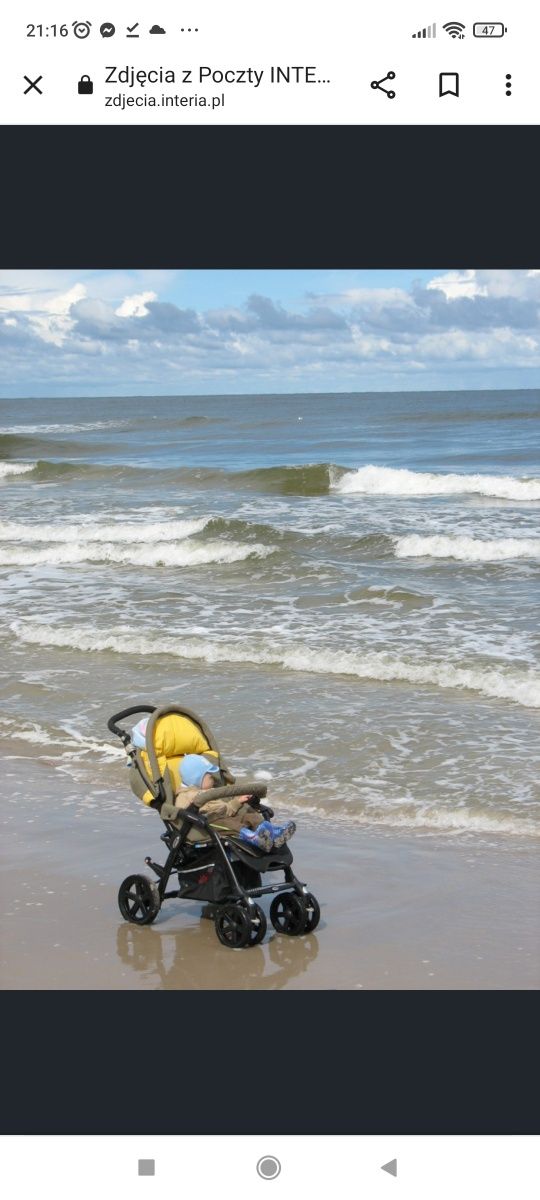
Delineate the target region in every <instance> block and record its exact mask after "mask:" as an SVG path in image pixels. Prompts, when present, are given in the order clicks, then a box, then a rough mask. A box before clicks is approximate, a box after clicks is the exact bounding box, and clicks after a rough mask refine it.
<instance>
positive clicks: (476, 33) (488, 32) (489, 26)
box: [473, 21, 508, 38]
mask: <svg viewBox="0 0 540 1200" xmlns="http://www.w3.org/2000/svg"><path fill="white" fill-rule="evenodd" d="M505 33H508V29H507V27H506V25H503V24H502V21H477V22H476V25H473V37H485V38H497V37H504V35H505Z"/></svg>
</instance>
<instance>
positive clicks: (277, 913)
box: [107, 704, 320, 949]
mask: <svg viewBox="0 0 540 1200" xmlns="http://www.w3.org/2000/svg"><path fill="white" fill-rule="evenodd" d="M141 713H149V714H150V717H149V720H148V724H147V726H146V749H145V750H140V749H138V748H137V747H136V746H134V745H133V742H132V740H131V734H130V733H128V732H126V730H125V729H122V727H121V725H119V722H120V721H125V720H126V719H127V718H128V717H133V716H135V715H136V714H137V715H138V716H140V714H141ZM107 725H108V728H109V729H110V731H111V733H114V734H116V736H117V737H119V738H120V740H121V742H122V743H123V745H124V748H125V751H126V754H127V756H128V762H129V776H130V783H131V787H132V790H133V791H134V793H135V795H136V796H138V797H139V799H141V800H143V801H144V803H145V804H147V805H148V806H149V807H150V808H155V809H156V810H157V812H158V813H159V814H160V816H161V819H162V821H163V823H164V825H165V832H164V833H162V834H161V840H162V841H163V842H164V843H165V846H166V847H167V850H168V855H167V859H166V861H165V863H164V865H163V866H160V865H159V863H156V862H153V860H152V859H151V858H145V860H144V861H145V863H146V865H147V866H148V867H149V868H150V870H151V871H153V872H154V875H156V876H157V882H155V881H154V880H153V879H150V878H149V877H148V876H146V875H128V876H127V878H126V879H124V882H123V883H122V884H121V887H120V891H119V893H118V904H119V908H120V912H121V914H122V916H123V918H124V920H126V921H130V922H132V923H133V924H135V925H151V924H152V921H155V919H156V917H157V915H158V913H159V910H160V908H161V905H162V903H163V901H164V900H172V899H180V900H200V901H202V902H203V903H204V904H205V905H206V906H207V908H206V911H205V915H207V916H211V917H212V918H213V920H214V924H215V929H216V933H217V936H218V938H219V940H220V942H222V944H223V945H224V946H228V947H230V948H232V949H240V948H243V947H245V946H257V945H258V944H259V942H262V940H263V938H264V935H265V933H266V929H267V923H266V917H265V914H264V912H263V910H262V908H261V907H260V905H259V904H257V900H258V899H259V898H260V897H261V896H265V895H270V894H271V895H273V897H274V898H273V900H272V903H271V905H270V920H271V922H272V925H273V926H274V929H275V930H276V931H277V932H278V933H285V934H288V935H289V936H290V937H298V936H299V935H301V934H304V933H311V932H312V931H313V930H314V929H316V927H317V925H318V923H319V918H320V909H319V905H318V903H317V901H316V899H315V897H314V896H312V895H311V893H310V892H308V890H307V887H306V885H305V884H304V883H301V882H300V880H298V879H297V878H296V876H295V875H294V873H293V870H292V861H293V856H292V854H291V850H290V847H289V844H288V843H286V844H285V845H284V846H281V847H280V848H279V849H276V848H273V849H272V850H270V851H269V852H268V853H267V852H266V851H264V850H260V849H258V847H256V846H252V845H251V844H249V843H246V842H244V841H242V840H241V839H240V837H238V836H237V835H235V834H231V833H228V832H227V833H223V832H221V833H220V832H218V830H217V829H216V828H214V827H213V826H212V825H211V824H210V823H209V821H208V819H207V818H206V817H205V815H204V813H202V812H201V811H200V810H199V809H198V808H197V806H196V805H195V804H192V805H190V807H189V808H187V809H178V808H175V806H174V798H175V793H176V791H177V789H178V783H179V774H178V771H179V765H180V762H181V760H182V758H183V757H184V755H185V754H204V755H205V756H206V757H207V758H209V759H211V760H212V761H214V762H216V763H217V764H218V765H219V768H220V772H221V778H222V779H223V780H224V781H225V783H224V786H222V787H219V788H213V789H212V792H211V796H209V794H208V792H204V793H202V795H201V799H202V796H203V795H204V798H205V799H206V800H207V799H210V798H211V799H220V798H223V799H228V798H230V797H233V796H240V795H243V794H248V795H250V796H252V797H253V798H252V800H251V801H250V803H251V805H252V806H254V807H257V806H258V807H259V809H260V812H261V814H262V816H263V817H264V818H265V820H270V818H271V817H272V816H273V815H274V814H273V812H272V809H270V808H267V807H266V806H265V805H262V804H261V800H263V799H264V797H265V796H266V791H267V789H266V785H265V784H261V783H260V782H258V781H254V782H253V781H249V780H242V781H235V779H234V776H233V775H231V772H230V771H229V769H228V767H227V766H226V765H225V763H224V762H223V759H222V758H221V755H220V752H219V749H218V745H217V742H216V740H215V738H214V736H213V734H212V733H211V731H210V729H209V728H208V726H207V725H206V723H205V722H204V721H202V720H201V718H200V717H198V716H197V714H196V713H194V712H192V711H191V709H189V708H184V707H183V706H181V705H179V704H164V705H161V706H160V707H156V706H155V705H149V704H137V705H134V706H132V707H130V708H125V709H123V710H122V712H119V713H115V715H114V716H113V717H111V718H110V720H109V721H108V722H107ZM279 871H282V872H283V876H284V881H283V882H273V881H272V878H271V880H270V881H269V882H268V883H263V880H262V877H263V876H266V875H269V876H271V877H273V878H274V879H275V877H276V876H275V873H276V872H279ZM171 876H175V877H176V878H175V879H174V880H173V881H172V883H173V888H172V890H169V891H168V890H167V888H168V887H169V882H170V880H171Z"/></svg>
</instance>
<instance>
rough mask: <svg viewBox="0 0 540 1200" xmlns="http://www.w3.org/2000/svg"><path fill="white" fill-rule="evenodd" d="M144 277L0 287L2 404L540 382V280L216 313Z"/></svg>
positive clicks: (486, 274)
mask: <svg viewBox="0 0 540 1200" xmlns="http://www.w3.org/2000/svg"><path fill="white" fill-rule="evenodd" d="M134 274H135V273H133V274H132V275H130V274H129V273H126V274H123V273H122V272H119V273H103V274H102V275H100V276H99V277H98V278H97V279H95V280H94V279H92V277H91V276H89V275H87V274H85V273H81V277H80V278H76V277H73V276H71V277H68V276H67V275H66V273H58V275H57V276H55V275H54V273H51V272H47V273H45V275H44V276H41V277H40V276H39V275H38V273H34V274H32V273H26V272H21V273H19V275H17V273H13V272H11V273H10V274H9V275H4V276H0V345H1V347H2V377H1V386H2V389H3V392H4V394H7V395H9V394H15V393H16V392H20V391H21V390H22V391H23V392H24V391H25V390H26V392H28V391H32V390H33V389H34V388H35V387H36V386H38V387H39V388H40V389H43V393H44V394H47V390H48V391H49V392H51V391H55V390H58V389H60V390H62V389H64V390H65V389H68V388H69V389H71V390H72V391H74V390H75V389H76V388H77V387H79V388H83V389H92V388H93V389H96V388H99V389H101V390H103V391H105V392H106V391H107V390H108V389H109V390H111V391H114V390H115V389H116V390H119V389H123V390H124V391H129V390H131V391H137V390H139V389H140V388H142V389H143V390H144V389H145V388H146V389H148V390H151V389H154V390H161V391H173V392H174V391H176V390H181V391H184V392H185V391H189V389H190V388H194V389H195V390H204V389H208V390H213V391H220V390H231V389H234V388H235V387H238V388H239V389H240V390H249V389H251V390H256V388H257V387H258V386H263V385H264V388H265V389H266V390H271V389H272V388H273V387H274V388H275V389H276V390H280V391H286V390H309V389H310V388H313V387H317V388H319V389H320V388H323V387H324V388H326V389H328V390H330V391H331V390H335V389H342V388H344V387H346V388H350V389H351V390H353V389H362V388H364V387H368V388H372V387H374V386H375V387H380V388H381V389H384V388H385V387H389V386H397V387H403V386H408V387H414V386H415V385H417V384H418V383H420V385H421V386H439V387H452V386H456V385H457V386H468V384H470V383H471V381H472V382H473V383H475V384H476V386H498V385H499V386H500V380H501V379H502V378H504V379H505V380H507V379H509V378H512V379H514V381H517V382H518V383H519V382H520V381H523V380H524V381H525V382H526V385H528V386H531V382H532V384H534V382H535V381H536V379H537V378H538V371H539V368H540V323H539V311H540V272H538V271H535V270H534V271H533V270H531V271H507V272H501V271H478V270H463V271H449V272H446V273H444V274H434V275H433V276H432V278H431V279H430V280H429V281H428V283H427V284H425V283H420V282H416V283H413V284H412V285H410V286H408V287H407V288H403V287H399V286H390V287H363V288H350V289H348V290H344V291H343V292H340V293H333V292H330V291H329V292H328V293H327V294H313V293H309V294H306V295H305V297H304V299H303V301H302V300H301V301H296V302H295V303H294V304H293V303H291V302H289V303H286V302H285V301H282V302H278V301H277V300H276V299H275V298H270V297H269V296H267V295H264V294H263V292H253V293H252V294H248V295H247V296H246V298H245V300H244V301H243V302H241V303H238V302H236V303H233V304H226V305H222V306H220V307H218V306H216V307H213V308H212V307H206V308H203V307H199V308H195V307H193V306H192V307H189V306H185V307H184V306H181V305H180V304H178V303H174V302H173V301H172V300H171V299H168V298H165V297H166V296H167V292H168V291H170V286H169V285H170V282H171V280H170V277H167V278H165V276H166V274H167V273H164V279H163V286H160V284H161V276H160V273H159V272H154V273H152V274H151V276H150V275H147V276H146V277H145V276H144V275H143V273H137V275H136V282H137V283H138V284H139V286H138V287H136V288H134V287H133V281H134ZM55 279H56V281H57V287H56V289H55V286H54V284H55ZM141 285H142V286H141ZM183 292H185V293H186V294H187V295H189V288H188V287H187V285H185V284H184V285H183ZM164 293H165V297H164ZM523 372H525V374H524V375H523V374H522V373H523ZM533 372H536V376H534V375H533ZM464 380H465V382H463V381H464ZM516 385H517V384H516Z"/></svg>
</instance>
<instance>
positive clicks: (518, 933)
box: [0, 759, 540, 990]
mask: <svg viewBox="0 0 540 1200" xmlns="http://www.w3.org/2000/svg"><path fill="white" fill-rule="evenodd" d="M9 765H10V770H11V771H15V774H16V776H17V781H18V789H17V790H18V791H19V789H20V791H19V796H17V797H15V798H14V797H13V795H12V796H11V797H10V796H7V797H6V798H5V800H4V801H3V802H2V808H3V815H2V824H3V833H4V837H3V839H2V884H1V915H2V936H1V966H0V977H1V985H2V988H3V989H16V988H22V989H54V988H61V989H85V990H86V989H101V988H103V989H128V990H129V989H158V990H159V989H171V990H174V989H201V988H227V989H232V988H240V989H251V988H253V989H258V988H260V989H276V990H278V989H282V988H292V989H301V990H309V989H379V988H380V989H392V988H406V989H441V988H443V989H448V988H465V989H491V988H499V989H501V988H502V989H506V988H519V989H532V988H536V987H538V986H540V953H539V937H538V934H539V918H538V913H539V912H540V903H539V902H540V878H539V871H538V857H537V854H536V853H535V849H534V848H533V847H531V845H530V844H526V843H524V842H521V841H520V839H512V842H511V844H510V845H509V842H508V839H505V841H504V843H501V844H500V845H497V844H487V843H486V842H480V841H479V840H478V839H475V838H473V837H472V836H470V837H469V838H467V839H466V840H459V841H457V840H456V841H452V840H451V839H446V840H442V839H440V838H438V837H435V836H433V835H430V836H425V837H422V836H419V835H416V836H411V835H409V834H407V835H405V834H404V835H403V836H401V835H400V834H399V833H396V832H391V833H387V832H385V833H384V834H383V833H381V832H378V831H376V830H373V829H370V830H368V829H365V830H363V829H359V828H357V827H353V828H351V829H350V830H345V829H344V828H340V829H331V828H330V826H329V823H328V822H325V823H324V824H323V823H319V824H313V823H312V824H311V825H310V827H309V828H302V827H300V829H299V831H298V833H297V835H296V837H295V841H294V850H295V869H296V870H297V873H298V875H299V876H300V878H302V879H304V880H305V881H306V882H308V883H309V886H310V888H311V890H312V891H313V892H314V893H315V895H316V896H317V897H318V899H319V901H320V904H321V909H322V919H321V923H320V926H319V928H318V929H317V931H316V933H313V934H311V935H309V936H307V937H302V938H287V937H284V936H281V935H280V936H278V935H276V934H275V933H274V931H273V930H272V928H271V926H270V927H269V931H268V933H267V935H266V938H265V941H264V944H263V945H262V946H260V947H259V946H258V947H255V948H253V949H249V950H244V951H231V950H227V949H225V948H224V947H222V946H221V945H220V944H219V942H218V940H217V938H216V935H215V932H214V927H213V923H212V922H211V921H208V920H201V919H200V911H201V906H200V905H198V904H195V903H191V902H189V901H183V902H179V901H175V900H172V901H168V902H166V903H165V905H164V906H163V908H162V910H161V913H160V914H159V916H158V918H157V921H156V923H155V924H154V925H152V926H151V927H147V928H137V927H134V926H132V925H128V924H126V923H125V922H124V921H123V920H122V919H121V917H120V914H119V912H118V908H117V902H116V894H117V890H118V885H119V883H120V882H121V880H122V879H123V877H124V876H125V875H127V874H130V873H132V872H135V871H139V870H140V871H142V873H146V868H145V865H144V856H145V855H146V854H152V855H153V856H154V857H155V858H156V859H157V861H163V856H161V855H160V849H161V844H160V842H159V835H160V832H161V830H162V827H161V825H160V822H159V820H158V818H157V817H156V815H155V814H154V813H151V812H149V811H145V810H144V809H142V808H139V807H137V806H136V804H135V805H134V806H133V807H131V806H130V804H128V806H127V808H126V811H125V813H123V814H122V815H119V814H118V813H117V812H113V811H108V810H106V809H104V810H103V811H99V809H98V810H93V811H90V812H87V813H81V812H78V813H74V811H73V808H72V806H70V804H69V791H68V788H67V781H66V783H65V784H64V786H65V788H66V795H65V797H64V799H63V802H62V801H61V802H59V785H58V778H59V777H58V772H56V771H54V770H53V769H52V767H48V766H47V764H46V762H44V761H43V760H40V763H39V767H37V766H36V762H35V761H34V762H30V761H29V760H24V759H20V760H18V761H17V762H16V763H15V762H13V760H12V761H11V762H10V764H9ZM36 770H37V775H38V781H39V786H38V788H37V789H36ZM30 780H31V786H30ZM25 783H26V786H25ZM28 795H34V796H35V797H36V799H35V801H34V802H32V803H29V802H28V801H25V800H22V799H20V798H19V797H20V796H28ZM263 903H264V905H265V907H266V909H267V908H268V904H267V902H266V901H264V902H263Z"/></svg>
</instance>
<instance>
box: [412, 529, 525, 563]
mask: <svg viewBox="0 0 540 1200" xmlns="http://www.w3.org/2000/svg"><path fill="white" fill-rule="evenodd" d="M394 554H395V556H396V558H456V559H459V560H460V561H461V562H505V561H506V560H508V559H513V558H540V538H528V537H523V538H486V539H484V538H475V537H466V536H462V535H459V534H456V535H444V534H435V535H433V536H432V537H422V536H421V535H420V534H416V533H413V534H410V535H409V536H407V537H400V538H396V543H395V548H394Z"/></svg>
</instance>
